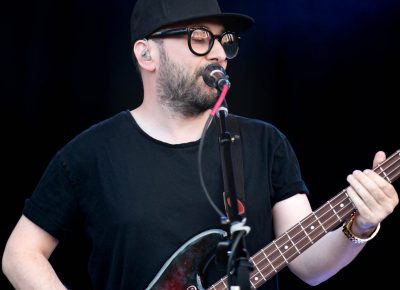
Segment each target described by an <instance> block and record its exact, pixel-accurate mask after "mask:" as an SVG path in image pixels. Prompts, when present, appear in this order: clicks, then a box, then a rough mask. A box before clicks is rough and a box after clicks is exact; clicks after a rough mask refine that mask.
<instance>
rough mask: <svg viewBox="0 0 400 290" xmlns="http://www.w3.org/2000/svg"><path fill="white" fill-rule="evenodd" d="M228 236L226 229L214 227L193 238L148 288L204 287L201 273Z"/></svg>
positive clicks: (190, 289)
mask: <svg viewBox="0 0 400 290" xmlns="http://www.w3.org/2000/svg"><path fill="white" fill-rule="evenodd" d="M226 236H227V234H226V232H225V231H223V230H218V229H213V230H208V231H205V232H202V233H200V234H198V235H196V236H194V237H193V238H191V239H190V240H189V241H187V242H186V243H185V244H183V245H182V246H181V247H180V248H179V249H178V250H177V251H176V252H175V253H174V254H173V255H172V256H171V257H170V258H169V259H168V261H166V262H165V264H164V266H163V267H162V268H161V270H160V271H159V272H158V274H157V275H156V277H155V278H154V279H153V280H152V281H151V283H150V284H149V286H147V288H146V290H150V289H151V290H201V289H204V288H203V286H202V285H201V277H200V274H199V273H201V272H202V270H203V269H204V266H205V264H206V263H205V262H207V261H208V260H209V258H210V257H211V256H212V255H213V254H214V253H215V249H216V247H217V245H218V243H219V242H220V241H222V240H223V239H224V238H225V237H226Z"/></svg>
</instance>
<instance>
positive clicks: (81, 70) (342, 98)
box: [0, 0, 400, 290]
mask: <svg viewBox="0 0 400 290" xmlns="http://www.w3.org/2000/svg"><path fill="white" fill-rule="evenodd" d="M220 3H221V7H222V8H223V10H225V11H230V12H232V11H233V12H242V13H245V14H249V15H251V16H253V17H254V18H255V20H256V25H255V27H254V28H253V29H252V30H251V31H249V32H247V33H245V34H243V35H242V47H241V51H240V53H239V57H238V58H237V59H235V60H232V61H231V63H230V64H229V66H228V73H229V75H230V79H231V82H232V87H231V89H230V91H229V93H228V96H227V99H228V103H229V107H230V111H231V112H233V113H236V114H242V115H245V116H249V117H256V118H260V119H263V120H267V121H269V122H271V123H273V124H274V125H276V126H277V127H279V128H280V129H281V130H282V131H283V132H284V133H285V134H286V135H287V136H288V138H289V140H291V142H292V144H293V146H294V148H295V150H296V152H297V154H298V157H299V160H300V163H301V166H302V170H303V175H304V179H305V180H306V182H307V184H308V186H309V188H310V190H311V193H312V196H311V198H312V203H313V205H314V206H318V205H320V204H322V203H323V202H325V201H327V200H328V199H329V198H330V197H332V196H333V195H335V194H336V193H338V192H339V191H340V190H342V189H343V188H344V187H346V175H347V174H348V173H350V172H351V171H352V170H354V169H362V168H366V167H370V166H371V161H372V157H373V154H374V153H375V152H376V151H377V150H384V151H386V152H387V153H388V154H390V153H392V152H394V151H395V150H397V149H400V137H399V129H398V125H399V118H398V116H399V113H398V109H399V105H398V99H399V93H400V89H399V77H400V73H399V64H400V57H399V51H400V49H399V48H400V47H399V44H400V43H399V31H400V30H399V28H400V17H399V15H400V2H399V1H398V0H380V1H378V0H376V1H373V0H363V1H356V0H347V1H344V0H324V1H295V0H264V1H261V0H257V1H239V0H237V1H232V0H230V1H228V0H221V1H220ZM8 4H9V5H14V6H13V7H7V6H3V13H2V14H4V16H3V17H2V19H1V24H2V25H1V31H2V36H1V51H2V60H1V63H2V65H1V71H2V75H3V77H2V78H1V88H0V92H1V112H2V113H1V136H2V138H1V140H2V141H1V149H2V150H1V152H2V169H3V170H2V171H3V174H2V175H1V177H2V178H1V185H2V202H1V208H2V210H1V211H0V214H1V219H0V220H1V223H2V224H1V226H0V230H1V232H0V234H1V235H0V238H1V239H0V246H1V247H2V248H3V247H4V245H5V242H6V239H7V237H8V235H9V234H10V232H11V230H12V228H13V226H14V225H15V223H16V222H17V220H18V218H19V216H20V214H21V210H22V207H23V202H24V200H25V199H26V198H27V197H28V196H29V195H30V194H31V192H32V190H33V188H34V186H35V185H36V183H37V181H38V179H39V178H40V176H41V174H42V172H43V170H44V169H45V167H46V165H47V163H48V162H49V160H50V158H51V157H52V156H53V154H54V153H55V151H56V150H57V149H59V148H60V147H61V146H63V145H64V144H65V143H66V142H67V141H69V140H70V139H71V138H72V137H74V136H75V135H76V134H78V133H79V132H81V131H82V130H83V129H86V128H87V127H88V126H90V125H92V124H94V123H95V122H98V121H100V120H102V119H104V118H107V117H109V116H111V115H113V114H115V113H117V112H119V111H121V110H124V109H126V108H133V107H135V106H136V105H138V104H139V103H140V101H141V93H142V89H141V84H140V81H139V78H138V76H137V75H136V72H135V69H134V67H133V64H132V61H131V55H130V43H129V17H130V12H131V9H132V6H133V1H131V0H113V1H111V0H96V1H94V0H80V1H78V0H69V1H66V0H61V1H50V0H42V1H38V0H36V1H31V2H30V3H25V4H24V5H22V3H18V4H15V3H8ZM3 5H5V4H3ZM395 185H396V188H397V189H398V190H399V189H400V188H399V183H395ZM399 222H400V212H399V209H397V210H396V212H395V213H394V214H393V215H391V216H390V217H389V218H388V219H387V220H385V221H384V222H383V224H382V229H381V232H380V233H379V235H378V236H377V237H376V239H374V240H373V241H371V242H370V243H369V244H368V245H367V247H366V248H365V250H364V251H363V252H362V253H361V255H360V256H359V257H357V259H356V260H355V261H354V262H353V263H352V264H351V265H350V266H349V267H346V268H345V269H343V270H342V271H341V272H340V273H339V274H338V275H336V276H335V277H333V278H332V279H330V280H329V281H327V282H325V283H323V284H321V285H320V286H319V287H317V288H315V289H321V290H322V289H339V288H346V289H347V288H349V287H355V288H356V289H363V288H368V289H371V287H372V288H377V287H380V288H381V289H392V288H396V287H397V286H394V285H397V284H398V283H397V278H398V271H397V267H396V266H394V267H393V266H389V264H390V265H396V264H397V261H398V260H399V256H400V255H399V249H398V242H397V241H398V239H397V236H398V233H397V230H398V224H399ZM85 246H86V245H85V244H83V241H80V240H78V239H77V240H73V241H72V245H71V246H70V247H67V248H66V249H65V248H61V250H59V249H57V250H56V252H55V253H54V256H53V257H52V261H53V262H54V264H55V267H56V268H57V269H58V271H59V272H60V275H61V276H62V277H63V278H65V279H71V281H73V282H72V284H76V285H78V284H79V281H80V280H82V281H83V282H82V284H84V283H85V282H84V281H85V277H84V275H83V272H84V257H82V254H81V252H82V249H84V248H85ZM64 250H65V251H66V252H63V251H64ZM327 254H329V253H327ZM280 274H281V276H282V277H281V284H282V290H287V289H298V290H301V289H309V288H310V287H308V286H306V285H305V284H304V283H302V282H300V281H299V280H298V279H297V278H295V277H294V276H292V275H291V274H290V273H289V272H288V271H287V270H286V269H284V270H282V272H281V273H280ZM0 277H1V280H0V283H1V284H0V289H11V287H10V286H9V284H8V282H7V281H6V279H5V277H4V276H0ZM76 289H84V288H83V287H82V288H80V287H79V286H77V288H76Z"/></svg>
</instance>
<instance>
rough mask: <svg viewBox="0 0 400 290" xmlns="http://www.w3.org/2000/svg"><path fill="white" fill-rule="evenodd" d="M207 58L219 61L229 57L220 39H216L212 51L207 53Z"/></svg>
mask: <svg viewBox="0 0 400 290" xmlns="http://www.w3.org/2000/svg"><path fill="white" fill-rule="evenodd" d="M207 58H208V59H209V60H214V61H215V60H216V61H217V62H221V61H226V59H227V57H226V53H225V50H224V48H223V47H222V44H221V43H220V42H219V40H218V39H215V41H214V44H213V46H212V48H211V50H210V52H209V53H208V54H207Z"/></svg>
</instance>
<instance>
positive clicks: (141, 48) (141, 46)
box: [132, 39, 155, 71]
mask: <svg viewBox="0 0 400 290" xmlns="http://www.w3.org/2000/svg"><path fill="white" fill-rule="evenodd" d="M132 49H133V53H134V54H135V57H136V60H137V62H138V64H139V66H140V67H141V68H142V69H144V70H148V71H154V69H155V62H154V60H153V58H152V56H151V46H150V45H149V43H148V41H147V39H140V40H138V41H136V42H135V44H134V45H133V48H132Z"/></svg>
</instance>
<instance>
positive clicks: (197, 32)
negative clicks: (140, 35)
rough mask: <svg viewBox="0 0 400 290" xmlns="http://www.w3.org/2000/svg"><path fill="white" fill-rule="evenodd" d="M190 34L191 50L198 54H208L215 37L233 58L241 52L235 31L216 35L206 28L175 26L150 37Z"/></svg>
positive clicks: (229, 56)
mask: <svg viewBox="0 0 400 290" xmlns="http://www.w3.org/2000/svg"><path fill="white" fill-rule="evenodd" d="M185 34H187V35H188V46H189V49H190V51H191V52H192V53H193V54H195V55H198V56H202V55H206V54H207V53H209V52H210V51H211V49H212V47H213V45H214V41H215V39H218V41H219V42H220V43H221V45H222V47H223V48H224V51H225V54H226V57H227V58H228V59H232V58H234V57H235V56H237V54H238V52H239V39H240V37H239V36H237V35H236V34H235V33H234V32H229V31H226V32H224V33H222V34H221V35H214V34H213V33H212V32H211V31H209V30H208V29H206V28H203V27H199V28H190V27H186V28H173V29H168V30H163V31H157V32H154V33H152V34H151V35H149V36H148V37H146V38H148V39H150V38H163V37H167V36H175V35H185Z"/></svg>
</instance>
